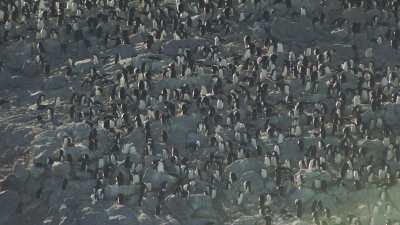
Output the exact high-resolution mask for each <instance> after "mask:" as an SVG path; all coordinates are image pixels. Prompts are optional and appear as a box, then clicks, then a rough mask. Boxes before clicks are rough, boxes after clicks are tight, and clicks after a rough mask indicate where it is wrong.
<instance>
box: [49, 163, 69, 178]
mask: <svg viewBox="0 0 400 225" xmlns="http://www.w3.org/2000/svg"><path fill="white" fill-rule="evenodd" d="M51 171H52V173H53V175H54V176H56V177H61V178H67V177H68V176H69V173H70V172H71V166H70V165H69V164H68V163H64V162H55V163H53V166H52V168H51Z"/></svg>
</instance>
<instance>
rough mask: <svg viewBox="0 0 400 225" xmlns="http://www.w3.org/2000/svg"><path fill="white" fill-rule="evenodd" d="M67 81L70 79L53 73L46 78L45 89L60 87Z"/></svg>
mask: <svg viewBox="0 0 400 225" xmlns="http://www.w3.org/2000/svg"><path fill="white" fill-rule="evenodd" d="M67 83H68V80H67V79H66V78H65V77H64V76H61V75H53V76H50V77H49V78H47V79H46V80H45V83H44V89H45V90H54V89H60V88H63V87H65V86H66V84H67Z"/></svg>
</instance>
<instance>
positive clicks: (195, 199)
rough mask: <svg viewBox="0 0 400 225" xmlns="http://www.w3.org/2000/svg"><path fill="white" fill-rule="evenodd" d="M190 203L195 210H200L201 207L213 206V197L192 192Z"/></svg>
mask: <svg viewBox="0 0 400 225" xmlns="http://www.w3.org/2000/svg"><path fill="white" fill-rule="evenodd" d="M189 204H190V207H191V208H192V209H193V210H198V209H200V208H212V199H211V198H210V196H208V195H204V194H192V195H190V198H189Z"/></svg>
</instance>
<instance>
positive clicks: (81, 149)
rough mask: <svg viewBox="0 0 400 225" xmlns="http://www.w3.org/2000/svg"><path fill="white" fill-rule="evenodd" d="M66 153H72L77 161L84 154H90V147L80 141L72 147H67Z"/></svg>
mask: <svg viewBox="0 0 400 225" xmlns="http://www.w3.org/2000/svg"><path fill="white" fill-rule="evenodd" d="M64 154H65V155H69V154H70V155H71V156H72V159H73V160H74V161H75V160H79V159H80V158H81V156H82V155H83V154H89V148H88V147H87V146H86V145H83V144H81V143H79V144H77V145H75V146H72V147H65V148H64Z"/></svg>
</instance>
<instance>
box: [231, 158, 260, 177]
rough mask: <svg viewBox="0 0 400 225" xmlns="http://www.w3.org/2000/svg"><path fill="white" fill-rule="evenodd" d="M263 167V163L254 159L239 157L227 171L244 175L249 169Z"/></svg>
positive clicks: (254, 169)
mask: <svg viewBox="0 0 400 225" xmlns="http://www.w3.org/2000/svg"><path fill="white" fill-rule="evenodd" d="M261 167H263V163H262V162H260V161H258V160H256V159H254V158H248V159H239V160H236V161H235V162H233V163H232V164H231V165H229V166H227V167H226V169H225V170H226V172H233V173H235V174H236V175H237V176H242V174H243V173H245V172H247V171H260V170H261Z"/></svg>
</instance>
